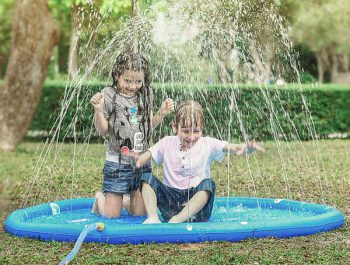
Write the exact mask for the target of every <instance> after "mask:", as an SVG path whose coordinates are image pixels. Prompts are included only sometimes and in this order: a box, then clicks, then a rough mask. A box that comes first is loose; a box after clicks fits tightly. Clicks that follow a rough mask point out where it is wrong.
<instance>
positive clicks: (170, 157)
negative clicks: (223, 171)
mask: <svg viewBox="0 0 350 265" xmlns="http://www.w3.org/2000/svg"><path fill="white" fill-rule="evenodd" d="M180 144H181V143H180V139H179V138H178V137H177V136H166V137H164V138H163V139H161V140H160V141H159V142H158V143H156V144H155V145H154V146H152V147H151V148H149V149H148V150H149V151H150V152H151V154H152V158H153V160H154V162H155V163H157V164H163V172H164V177H163V183H164V184H165V185H167V186H169V187H173V188H177V189H188V188H191V187H196V186H198V184H199V183H200V182H201V181H202V180H203V179H206V178H210V165H211V163H212V162H213V161H221V160H222V159H223V158H224V156H225V153H224V152H223V148H224V146H225V145H227V144H228V143H227V142H225V141H220V140H218V139H215V138H210V137H201V138H199V139H198V141H197V142H196V144H195V145H194V146H192V147H191V148H190V149H189V150H187V151H184V152H183V151H180Z"/></svg>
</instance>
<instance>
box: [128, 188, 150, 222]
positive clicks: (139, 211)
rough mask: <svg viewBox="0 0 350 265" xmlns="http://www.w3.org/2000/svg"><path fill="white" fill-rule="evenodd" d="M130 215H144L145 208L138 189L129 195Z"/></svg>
mask: <svg viewBox="0 0 350 265" xmlns="http://www.w3.org/2000/svg"><path fill="white" fill-rule="evenodd" d="M130 213H131V215H133V216H140V215H146V208H145V204H144V202H143V198H142V195H141V192H140V190H139V189H137V190H134V191H132V192H131V193H130Z"/></svg>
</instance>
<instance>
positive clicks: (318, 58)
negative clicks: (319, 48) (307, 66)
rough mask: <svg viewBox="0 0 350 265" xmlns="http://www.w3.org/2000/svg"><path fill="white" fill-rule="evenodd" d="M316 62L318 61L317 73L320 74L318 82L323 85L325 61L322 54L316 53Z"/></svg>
mask: <svg viewBox="0 0 350 265" xmlns="http://www.w3.org/2000/svg"><path fill="white" fill-rule="evenodd" d="M315 54H316V61H317V72H318V82H319V83H320V84H322V83H323V76H324V69H323V60H322V56H321V52H316V53H315Z"/></svg>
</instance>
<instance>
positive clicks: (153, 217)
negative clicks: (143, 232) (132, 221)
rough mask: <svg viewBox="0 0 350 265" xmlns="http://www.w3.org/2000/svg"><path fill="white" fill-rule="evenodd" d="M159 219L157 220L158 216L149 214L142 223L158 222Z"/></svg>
mask: <svg viewBox="0 0 350 265" xmlns="http://www.w3.org/2000/svg"><path fill="white" fill-rule="evenodd" d="M160 223H161V221H160V220H159V217H158V216H150V217H148V218H147V219H146V220H145V221H144V222H143V224H160Z"/></svg>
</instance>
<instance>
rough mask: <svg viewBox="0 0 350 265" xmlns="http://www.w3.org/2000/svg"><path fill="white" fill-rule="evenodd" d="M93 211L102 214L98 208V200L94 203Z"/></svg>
mask: <svg viewBox="0 0 350 265" xmlns="http://www.w3.org/2000/svg"><path fill="white" fill-rule="evenodd" d="M91 213H94V214H100V211H99V210H98V206H97V203H96V200H95V201H94V204H93V205H92V210H91Z"/></svg>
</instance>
